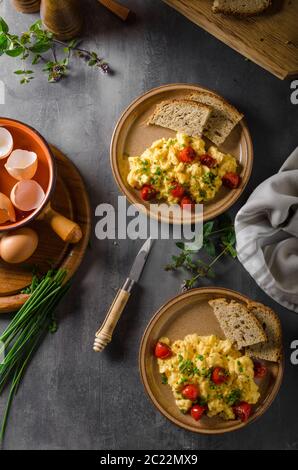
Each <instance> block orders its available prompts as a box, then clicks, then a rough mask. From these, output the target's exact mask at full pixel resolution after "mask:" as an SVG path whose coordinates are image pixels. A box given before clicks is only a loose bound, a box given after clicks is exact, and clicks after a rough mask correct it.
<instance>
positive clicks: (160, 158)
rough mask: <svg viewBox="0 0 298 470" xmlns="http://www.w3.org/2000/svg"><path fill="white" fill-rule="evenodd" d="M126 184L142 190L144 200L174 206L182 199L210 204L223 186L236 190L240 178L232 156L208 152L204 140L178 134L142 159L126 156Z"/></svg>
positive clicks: (212, 149) (161, 141) (160, 142)
mask: <svg viewBox="0 0 298 470" xmlns="http://www.w3.org/2000/svg"><path fill="white" fill-rule="evenodd" d="M127 181H128V183H129V185H130V186H132V187H133V188H136V189H139V190H141V191H143V193H142V197H143V199H144V200H149V199H153V198H155V199H157V200H163V201H167V202H168V203H169V204H177V203H180V202H181V200H182V198H183V197H187V198H188V199H189V200H190V201H191V202H194V203H202V202H205V201H209V200H211V199H213V198H214V196H215V195H216V194H217V193H218V191H219V189H220V188H221V186H222V185H223V184H225V183H226V184H225V185H226V186H228V187H230V188H236V187H238V185H239V183H240V177H239V176H238V174H237V160H236V159H235V157H233V156H232V155H230V154H225V153H222V152H220V151H219V150H218V149H217V147H215V146H211V147H209V149H208V152H207V151H206V148H205V142H204V140H203V139H201V138H199V137H189V136H187V135H186V134H182V133H177V134H176V137H175V138H172V139H165V138H162V139H159V140H157V141H156V142H154V143H153V144H152V145H151V147H149V148H148V149H146V150H145V151H144V153H143V154H142V155H141V156H135V157H129V174H128V177H127ZM148 188H149V189H148Z"/></svg>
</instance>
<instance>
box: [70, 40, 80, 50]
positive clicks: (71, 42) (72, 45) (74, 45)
mask: <svg viewBox="0 0 298 470" xmlns="http://www.w3.org/2000/svg"><path fill="white" fill-rule="evenodd" d="M78 43H79V41H78V40H77V39H73V40H72V41H70V42H69V43H68V48H69V49H73V48H74V47H76V46H77V45H78Z"/></svg>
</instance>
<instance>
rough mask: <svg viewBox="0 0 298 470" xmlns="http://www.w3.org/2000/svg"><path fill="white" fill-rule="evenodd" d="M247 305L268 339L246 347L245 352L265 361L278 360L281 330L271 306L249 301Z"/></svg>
mask: <svg viewBox="0 0 298 470" xmlns="http://www.w3.org/2000/svg"><path fill="white" fill-rule="evenodd" d="M247 307H248V309H249V311H250V312H251V313H253V315H254V316H255V317H256V318H257V319H258V321H259V322H260V323H261V325H262V327H263V330H264V331H265V333H266V335H267V338H268V341H267V342H266V343H261V344H256V345H253V346H249V347H247V348H246V349H245V354H246V355H248V356H252V357H256V358H258V359H264V360H266V361H273V362H278V361H280V359H281V354H282V331H281V324H280V320H279V318H278V316H277V315H276V313H275V312H274V311H273V310H271V308H269V307H266V306H265V305H263V304H261V303H258V302H249V303H248V305H247Z"/></svg>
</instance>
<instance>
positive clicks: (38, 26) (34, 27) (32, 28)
mask: <svg viewBox="0 0 298 470" xmlns="http://www.w3.org/2000/svg"><path fill="white" fill-rule="evenodd" d="M41 29H42V21H41V20H37V21H35V23H33V24H32V25H31V26H30V28H29V31H32V32H36V31H40V30H41Z"/></svg>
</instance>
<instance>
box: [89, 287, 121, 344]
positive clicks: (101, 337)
mask: <svg viewBox="0 0 298 470" xmlns="http://www.w3.org/2000/svg"><path fill="white" fill-rule="evenodd" d="M129 297H130V292H127V291H126V290H124V289H120V290H119V291H118V293H117V295H116V297H115V299H114V302H113V303H112V305H111V307H110V310H109V311H108V313H107V316H106V318H105V320H104V322H103V324H102V326H101V328H100V329H99V330H98V331H97V332H96V334H95V341H94V345H93V349H94V351H95V352H101V351H103V349H104V348H105V347H106V346H107V344H109V343H110V342H111V340H112V335H113V332H114V329H115V326H116V325H117V323H118V320H119V318H120V317H121V314H122V312H123V310H124V307H125V305H126V304H127V301H128V299H129Z"/></svg>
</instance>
